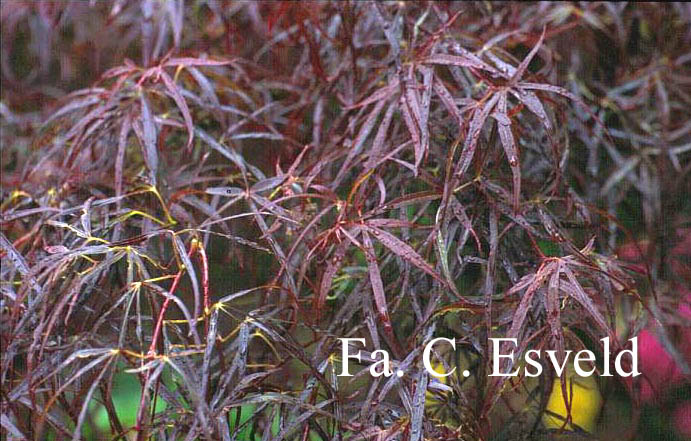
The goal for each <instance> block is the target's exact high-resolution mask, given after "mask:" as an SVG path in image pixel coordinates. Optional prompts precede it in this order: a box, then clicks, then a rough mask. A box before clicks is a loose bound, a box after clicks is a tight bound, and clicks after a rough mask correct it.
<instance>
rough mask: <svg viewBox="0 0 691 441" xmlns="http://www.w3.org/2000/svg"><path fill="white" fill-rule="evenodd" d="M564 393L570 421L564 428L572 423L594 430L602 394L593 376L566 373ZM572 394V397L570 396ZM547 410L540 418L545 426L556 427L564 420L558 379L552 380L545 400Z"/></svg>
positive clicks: (564, 413) (584, 428) (589, 430)
mask: <svg viewBox="0 0 691 441" xmlns="http://www.w3.org/2000/svg"><path fill="white" fill-rule="evenodd" d="M566 375H567V377H566V378H567V380H566V393H567V395H568V398H569V401H571V403H570V404H571V423H573V425H572V424H567V425H566V426H565V428H566V429H574V425H575V426H578V427H579V428H581V429H583V430H586V431H588V432H593V431H594V430H595V424H596V420H597V416H598V414H599V413H600V406H601V405H602V396H601V395H600V390H599V389H598V387H597V382H596V381H595V378H594V377H581V376H578V375H576V374H575V373H573V372H568V373H566ZM572 394H573V397H572V396H571V395H572ZM547 410H548V411H549V412H551V413H549V412H548V413H545V415H544V416H543V418H542V421H543V423H544V424H545V426H546V427H547V428H550V429H558V428H560V427H562V425H563V424H564V421H565V420H566V416H567V413H568V412H567V410H566V403H565V400H564V396H563V394H562V390H561V382H560V379H558V378H557V379H556V380H554V384H553V386H552V393H551V395H550V397H549V401H548V402H547Z"/></svg>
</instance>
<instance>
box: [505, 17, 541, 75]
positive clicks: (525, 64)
mask: <svg viewBox="0 0 691 441" xmlns="http://www.w3.org/2000/svg"><path fill="white" fill-rule="evenodd" d="M546 30H547V28H545V27H543V28H542V34H541V35H540V39H539V40H538V41H537V43H536V44H535V46H533V48H532V49H531V50H530V52H529V53H528V55H527V56H526V57H525V58H524V59H523V61H521V64H519V65H518V67H517V68H516V72H514V74H513V76H512V77H511V79H510V80H509V85H510V86H515V85H516V83H517V82H518V81H519V80H520V79H521V77H523V74H524V73H525V70H526V69H527V68H528V65H529V64H530V62H531V61H532V60H533V57H534V56H535V54H537V51H538V49H540V46H542V42H543V41H544V40H545V31H546Z"/></svg>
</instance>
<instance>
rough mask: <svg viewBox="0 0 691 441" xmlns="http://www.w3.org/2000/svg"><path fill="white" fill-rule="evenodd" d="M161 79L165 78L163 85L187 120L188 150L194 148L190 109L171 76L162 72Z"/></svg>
mask: <svg viewBox="0 0 691 441" xmlns="http://www.w3.org/2000/svg"><path fill="white" fill-rule="evenodd" d="M161 78H163V83H164V84H165V85H166V89H168V92H170V96H172V97H173V100H174V101H175V104H176V105H177V106H178V109H180V112H181V113H182V117H183V118H184V120H185V126H187V133H188V136H187V149H188V150H189V149H190V148H191V147H192V140H193V139H194V123H193V122H192V115H191V114H190V108H189V107H188V106H187V102H186V101H185V99H184V98H183V97H182V94H181V93H180V89H178V86H177V85H176V84H175V81H173V79H172V78H170V75H168V74H167V73H166V72H165V71H164V70H161Z"/></svg>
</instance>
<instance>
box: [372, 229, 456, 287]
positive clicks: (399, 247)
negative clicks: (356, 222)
mask: <svg viewBox="0 0 691 441" xmlns="http://www.w3.org/2000/svg"><path fill="white" fill-rule="evenodd" d="M365 228H366V229H367V231H368V232H369V233H370V234H372V236H374V238H375V239H376V240H378V241H379V242H380V243H381V244H382V245H384V246H385V247H386V248H388V249H390V250H391V251H393V252H394V253H396V255H398V256H400V257H401V258H403V259H404V260H406V261H408V262H410V263H412V264H413V265H415V266H416V267H417V268H419V269H421V270H423V271H424V272H426V273H427V274H429V275H430V276H432V277H434V278H435V279H437V280H438V281H440V282H442V283H443V278H442V277H441V276H440V275H439V273H437V271H435V270H434V268H433V267H432V265H430V264H429V263H427V262H426V261H425V259H423V258H422V256H420V255H419V254H418V253H417V251H415V250H414V249H413V248H412V247H411V246H410V245H408V244H406V243H405V242H403V241H402V240H400V239H399V238H397V237H396V236H394V235H393V234H391V233H389V232H388V231H385V230H381V229H379V228H376V227H374V226H372V225H369V224H367V223H365Z"/></svg>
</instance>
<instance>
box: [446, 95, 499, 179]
mask: <svg viewBox="0 0 691 441" xmlns="http://www.w3.org/2000/svg"><path fill="white" fill-rule="evenodd" d="M497 100H499V94H496V93H495V94H492V96H491V97H490V98H489V99H488V100H487V101H486V102H485V103H484V105H483V106H482V108H481V109H478V108H476V109H475V112H474V114H473V119H472V120H471V121H470V128H469V129H468V134H467V135H466V138H465V143H463V151H461V157H460V159H459V160H458V165H457V167H456V172H455V174H456V176H459V177H460V176H462V175H463V174H464V173H465V172H466V171H467V170H468V167H470V162H471V161H472V160H473V155H474V154H475V148H476V147H477V141H478V138H480V133H481V132H482V127H483V126H484V125H485V121H486V120H487V117H488V116H489V114H490V113H491V112H492V109H493V108H494V105H495V104H496V103H497Z"/></svg>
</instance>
